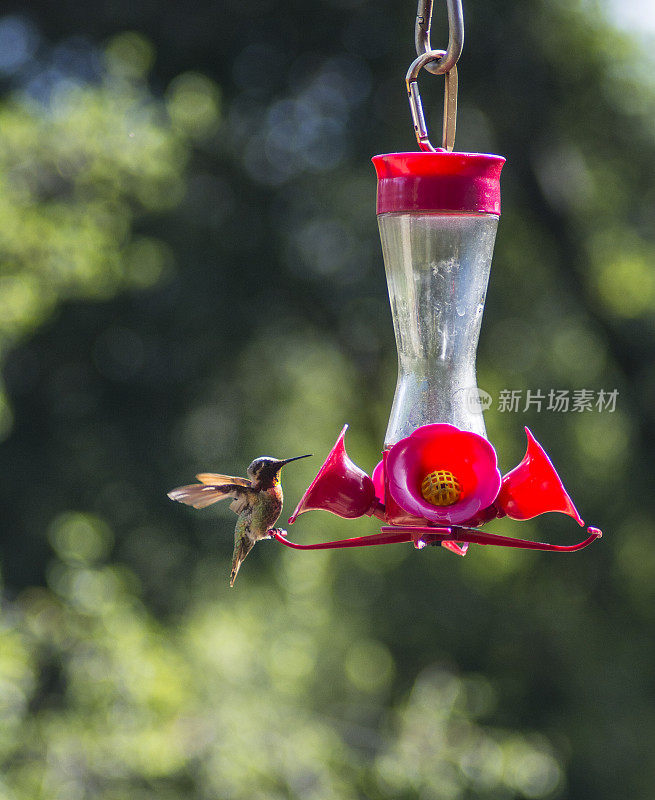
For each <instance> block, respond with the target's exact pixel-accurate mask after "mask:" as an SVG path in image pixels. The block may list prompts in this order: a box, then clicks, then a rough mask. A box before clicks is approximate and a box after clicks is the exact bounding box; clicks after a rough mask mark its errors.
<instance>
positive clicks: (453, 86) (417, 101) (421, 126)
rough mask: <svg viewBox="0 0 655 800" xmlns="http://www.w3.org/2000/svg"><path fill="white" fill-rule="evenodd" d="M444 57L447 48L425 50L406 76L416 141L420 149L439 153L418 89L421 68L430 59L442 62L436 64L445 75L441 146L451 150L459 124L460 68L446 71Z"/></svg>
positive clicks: (425, 65) (428, 62)
mask: <svg viewBox="0 0 655 800" xmlns="http://www.w3.org/2000/svg"><path fill="white" fill-rule="evenodd" d="M445 57H446V51H445V50H430V51H429V52H427V53H423V55H420V56H419V57H418V58H417V59H415V60H414V61H413V62H412V64H411V65H410V67H409V69H408V70H407V77H406V78H405V81H406V83H407V95H408V97H409V108H410V111H411V112H412V121H413V123H414V132H415V133H416V141H417V142H418V146H419V147H420V148H421V150H425V151H428V152H430V153H436V152H437V149H436V148H435V147H433V146H432V144H431V143H430V138H429V135H428V128H427V125H426V124H425V116H424V114H423V103H422V102H421V95H420V94H419V90H418V75H419V72H420V71H421V69H422V68H423V67H425V68H426V69H427V65H428V64H430V63H431V62H433V61H438V62H439V63H438V64H437V65H436V69H437V74H438V75H441V74H443V75H444V77H445V84H444V98H443V135H442V148H443V149H444V150H447V151H448V152H449V153H451V152H452V150H453V147H454V146H455V127H456V124H457V67H456V66H453V67H452V68H451V69H450V70H448V71H447V72H446V71H445V70H444V69H443V67H442V64H443V63H444V60H445Z"/></svg>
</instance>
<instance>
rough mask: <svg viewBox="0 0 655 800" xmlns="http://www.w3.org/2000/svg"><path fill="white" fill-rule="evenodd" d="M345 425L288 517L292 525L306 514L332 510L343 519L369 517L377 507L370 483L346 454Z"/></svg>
mask: <svg viewBox="0 0 655 800" xmlns="http://www.w3.org/2000/svg"><path fill="white" fill-rule="evenodd" d="M347 430H348V426H347V425H344V426H343V428H342V430H341V433H340V434H339V438H338V439H337V441H336V442H335V443H334V447H333V448H332V450H331V451H330V454H329V455H328V457H327V458H326V459H325V462H324V463H323V466H322V467H321V469H320V470H319V472H318V475H317V476H316V477H315V478H314V480H313V481H312V482H311V485H310V486H309V488H308V489H307V491H306V492H305V494H304V495H303V496H302V498H301V499H300V502H299V503H298V505H297V506H296V510H295V511H294V512H293V514H292V515H291V516H290V517H289V522H290V523H291V524H293V523H294V522H295V521H296V518H297V517H298V516H299V515H300V514H304V513H305V512H306V511H331V512H332V513H333V514H336V515H337V516H339V517H344V518H345V519H355V518H356V517H361V516H363V515H364V514H372V513H373V511H374V510H375V508H376V507H377V506H378V505H379V501H378V500H377V499H376V491H375V487H374V485H373V481H372V480H371V479H370V478H369V476H368V475H367V474H366V473H365V472H364V470H363V469H360V468H359V467H358V466H357V465H356V464H354V463H353V462H352V461H351V460H350V458H349V457H348V453H346V446H345V444H344V441H343V440H344V438H345V436H346V431H347Z"/></svg>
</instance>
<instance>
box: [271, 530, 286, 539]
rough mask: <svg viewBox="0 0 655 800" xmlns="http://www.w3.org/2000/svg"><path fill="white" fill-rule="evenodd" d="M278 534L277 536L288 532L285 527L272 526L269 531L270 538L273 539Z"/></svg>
mask: <svg viewBox="0 0 655 800" xmlns="http://www.w3.org/2000/svg"><path fill="white" fill-rule="evenodd" d="M276 535H277V536H286V535H287V532H286V531H285V530H284V528H271V529H270V530H269V531H268V538H269V539H272V538H273V537H274V536H276Z"/></svg>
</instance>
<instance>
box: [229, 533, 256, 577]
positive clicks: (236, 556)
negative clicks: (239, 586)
mask: <svg viewBox="0 0 655 800" xmlns="http://www.w3.org/2000/svg"><path fill="white" fill-rule="evenodd" d="M253 547H254V542H252V541H251V540H250V539H248V537H247V536H240V537H239V539H238V540H237V541H236V542H235V544H234V553H232V572H230V586H231V587H234V581H235V580H236V579H237V573H238V572H239V569H240V568H241V564H243V562H244V560H245V558H246V556H247V555H248V553H249V552H250V551H251V550H252V548H253Z"/></svg>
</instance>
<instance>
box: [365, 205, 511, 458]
mask: <svg viewBox="0 0 655 800" xmlns="http://www.w3.org/2000/svg"><path fill="white" fill-rule="evenodd" d="M378 222H379V227H380V238H381V240H382V251H383V255H384V264H385V269H386V274H387V284H388V288H389V299H390V302H391V313H392V315H393V324H394V330H395V334H396V346H397V349H398V382H397V384H396V392H395V396H394V400H393V406H392V409H391V416H390V418H389V426H388V428H387V433H386V436H385V448H388V447H390V446H391V445H393V444H395V443H396V442H398V441H399V440H400V439H402V438H404V437H405V436H409V434H410V433H412V431H414V430H415V429H416V428H418V427H419V426H421V425H426V424H429V423H432V422H448V423H450V424H452V425H456V426H457V427H458V428H460V429H462V430H465V431H472V432H473V433H478V434H480V435H482V436H485V435H486V432H485V426H484V419H483V416H482V406H483V403H482V402H481V400H482V398H481V396H480V393H479V391H478V388H477V378H476V373H475V358H476V350H477V345H478V337H479V335H480V325H481V323H482V313H483V310H484V301H485V296H486V292H487V282H488V280H489V270H490V267H491V256H492V253H493V247H494V241H495V238H496V228H497V226H498V216H497V215H496V214H488V213H469V212H466V213H462V212H441V211H439V212H433V211H409V212H405V211H401V212H389V213H382V214H379V215H378Z"/></svg>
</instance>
